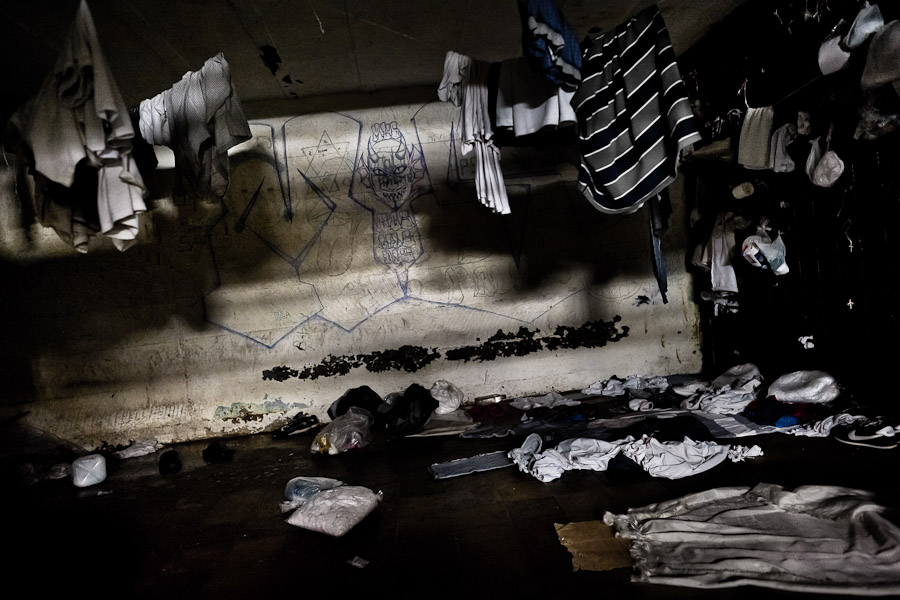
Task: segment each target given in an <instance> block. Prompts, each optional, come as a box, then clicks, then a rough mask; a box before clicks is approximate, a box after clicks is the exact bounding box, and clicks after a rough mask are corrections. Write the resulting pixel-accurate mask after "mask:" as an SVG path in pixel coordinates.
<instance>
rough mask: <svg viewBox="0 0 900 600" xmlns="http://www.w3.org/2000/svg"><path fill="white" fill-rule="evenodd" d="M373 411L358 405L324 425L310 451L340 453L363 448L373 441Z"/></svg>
mask: <svg viewBox="0 0 900 600" xmlns="http://www.w3.org/2000/svg"><path fill="white" fill-rule="evenodd" d="M373 422H374V419H373V418H372V413H370V412H369V411H367V410H366V409H364V408H360V407H358V406H351V407H349V408H348V409H347V412H346V413H344V414H343V415H341V416H339V417H338V418H336V419H335V420H334V421H332V422H331V423H329V424H328V425H326V426H325V427H323V428H322V429H321V430H319V432H318V433H317V434H316V437H315V438H313V441H312V445H311V446H310V447H309V451H310V452H312V453H313V454H340V453H342V452H346V451H348V450H352V449H353V448H362V447H363V446H366V445H368V444H369V442H371V441H372V423H373Z"/></svg>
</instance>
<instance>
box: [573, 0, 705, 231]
mask: <svg viewBox="0 0 900 600" xmlns="http://www.w3.org/2000/svg"><path fill="white" fill-rule="evenodd" d="M572 106H573V108H574V109H575V114H576V116H577V119H578V129H579V132H578V134H579V148H580V152H581V167H580V169H579V175H578V182H579V188H580V189H581V191H582V192H583V193H584V195H585V196H586V197H587V198H588V200H590V201H591V203H592V204H593V205H594V207H596V208H597V209H598V210H600V211H601V212H605V213H611V214H624V213H630V212H634V211H636V210H638V209H639V208H640V207H641V206H642V205H643V204H644V202H646V201H647V200H648V199H650V198H651V197H653V196H654V195H655V194H657V193H659V192H660V191H661V190H662V189H664V188H665V187H667V186H668V185H669V184H670V183H672V181H674V179H675V161H676V158H677V155H678V151H679V150H680V149H681V148H683V147H684V146H687V145H689V144H693V143H694V142H697V141H699V140H700V133H699V131H698V129H697V126H696V123H695V120H694V118H693V113H692V112H691V107H690V103H689V102H688V99H687V93H686V90H685V86H684V83H683V82H682V80H681V74H680V72H679V70H678V65H677V63H676V62H675V52H674V50H673V49H672V44H671V42H670V41H669V32H668V30H667V29H666V26H665V23H664V22H663V19H662V14H661V13H660V12H659V10H658V9H657V8H656V7H655V6H651V7H649V8H647V9H645V10H643V11H641V12H640V13H639V14H637V15H636V16H634V17H632V18H631V19H629V20H628V21H627V22H625V23H623V24H621V25H619V26H618V27H616V29H615V31H611V32H608V33H603V34H598V35H596V36H590V35H589V37H588V39H586V40H585V42H584V45H583V54H582V82H581V85H580V86H579V88H578V90H577V91H576V92H575V95H574V96H573V97H572Z"/></svg>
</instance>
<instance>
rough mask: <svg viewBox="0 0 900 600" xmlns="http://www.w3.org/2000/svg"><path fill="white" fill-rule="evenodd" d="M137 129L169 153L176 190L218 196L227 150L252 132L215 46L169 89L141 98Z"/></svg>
mask: <svg viewBox="0 0 900 600" xmlns="http://www.w3.org/2000/svg"><path fill="white" fill-rule="evenodd" d="M140 131H141V135H142V136H143V138H144V139H145V140H146V141H147V142H149V143H151V144H154V145H157V146H166V147H168V148H171V149H172V152H173V153H174V155H175V167H176V169H177V170H178V175H179V177H178V179H177V180H176V186H177V187H176V190H175V191H176V193H179V194H194V195H198V196H200V197H205V196H209V195H212V196H213V197H215V198H218V199H221V198H223V197H224V196H225V192H226V191H227V190H228V183H229V174H228V150H229V149H230V148H233V147H234V146H236V145H238V144H240V143H241V142H244V141H246V140H249V139H250V138H251V137H252V134H251V132H250V124H249V123H248V122H247V118H246V117H245V116H244V111H243V109H242V108H241V103H240V100H239V98H238V96H237V94H236V93H235V91H234V88H233V87H232V84H231V68H230V67H229V65H228V61H226V60H225V56H224V55H223V54H222V53H221V52H220V53H218V54H217V55H216V56H213V57H212V58H210V59H208V60H207V61H206V62H205V63H204V64H203V67H202V68H201V69H200V70H199V71H188V72H187V73H185V74H184V75H183V76H182V78H181V80H180V81H178V82H177V83H175V85H173V86H172V88H171V89H169V90H166V91H164V92H162V93H160V94H157V95H156V96H154V97H153V98H149V99H147V100H143V101H142V102H141V105H140Z"/></svg>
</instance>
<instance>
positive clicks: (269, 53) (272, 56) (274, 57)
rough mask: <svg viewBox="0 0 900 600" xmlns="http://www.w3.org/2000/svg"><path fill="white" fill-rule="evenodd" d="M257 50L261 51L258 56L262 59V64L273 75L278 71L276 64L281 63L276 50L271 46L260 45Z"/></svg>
mask: <svg viewBox="0 0 900 600" xmlns="http://www.w3.org/2000/svg"><path fill="white" fill-rule="evenodd" d="M259 50H260V52H262V54H260V55H259V57H260V58H261V59H262V61H263V64H264V65H266V68H267V69H269V70H270V71H272V75H274V74H275V73H276V72H277V71H278V65H280V64H281V56H279V55H278V50H277V49H275V48H274V47H272V46H260V47H259Z"/></svg>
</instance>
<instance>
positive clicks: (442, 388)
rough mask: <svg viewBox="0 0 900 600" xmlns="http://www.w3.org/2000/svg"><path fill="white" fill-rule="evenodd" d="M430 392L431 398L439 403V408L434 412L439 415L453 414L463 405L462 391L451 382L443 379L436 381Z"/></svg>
mask: <svg viewBox="0 0 900 600" xmlns="http://www.w3.org/2000/svg"><path fill="white" fill-rule="evenodd" d="M430 391H431V397H432V398H434V399H435V400H437V401H438V407H437V408H436V409H434V412H435V413H437V414H439V415H445V414H447V413H451V412H453V411H454V410H456V409H457V408H459V405H460V404H462V401H463V393H462V390H460V389H459V388H458V387H456V386H455V385H453V384H452V383H450V382H449V381H445V380H443V379H439V380H438V381H435V382H434V385H432V386H431V390H430Z"/></svg>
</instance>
